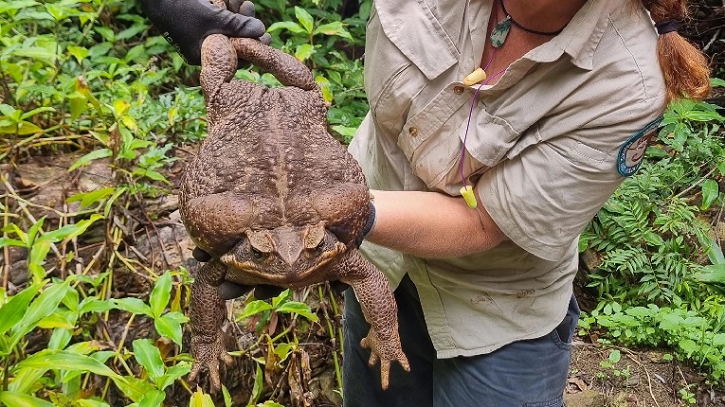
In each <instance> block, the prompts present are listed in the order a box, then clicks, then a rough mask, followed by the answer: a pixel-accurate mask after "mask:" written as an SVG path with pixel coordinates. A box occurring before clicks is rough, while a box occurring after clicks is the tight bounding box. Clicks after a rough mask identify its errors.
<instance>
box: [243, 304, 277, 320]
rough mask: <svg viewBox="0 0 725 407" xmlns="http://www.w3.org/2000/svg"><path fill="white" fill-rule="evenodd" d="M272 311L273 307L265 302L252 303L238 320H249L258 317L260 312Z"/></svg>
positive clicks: (245, 308)
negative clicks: (254, 316)
mask: <svg viewBox="0 0 725 407" xmlns="http://www.w3.org/2000/svg"><path fill="white" fill-rule="evenodd" d="M271 309H272V306H271V305H270V304H269V303H267V302H264V301H261V300H256V301H252V302H250V303H249V304H247V305H246V306H245V307H244V312H242V313H241V314H239V316H237V319H243V318H248V317H251V316H253V315H257V314H259V313H260V312H264V311H267V310H271Z"/></svg>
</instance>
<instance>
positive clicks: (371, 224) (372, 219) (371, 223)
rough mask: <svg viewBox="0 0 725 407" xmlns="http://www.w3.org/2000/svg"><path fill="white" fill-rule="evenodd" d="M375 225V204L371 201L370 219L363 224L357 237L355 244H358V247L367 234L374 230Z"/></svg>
mask: <svg viewBox="0 0 725 407" xmlns="http://www.w3.org/2000/svg"><path fill="white" fill-rule="evenodd" d="M374 227H375V205H373V203H372V202H370V211H369V212H368V219H367V220H366V221H365V226H363V228H362V230H361V231H360V234H359V235H358V237H357V239H355V244H356V245H357V247H358V248H359V247H360V245H361V244H362V242H363V240H365V237H367V235H369V234H370V232H371V231H372V230H373V228H374Z"/></svg>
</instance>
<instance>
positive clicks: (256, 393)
mask: <svg viewBox="0 0 725 407" xmlns="http://www.w3.org/2000/svg"><path fill="white" fill-rule="evenodd" d="M263 388H264V373H263V372H262V368H261V367H260V365H259V363H257V373H256V375H255V377H254V386H253V387H252V394H250V395H249V402H248V403H247V405H254V404H256V403H257V400H259V397H260V396H261V395H262V389H263Z"/></svg>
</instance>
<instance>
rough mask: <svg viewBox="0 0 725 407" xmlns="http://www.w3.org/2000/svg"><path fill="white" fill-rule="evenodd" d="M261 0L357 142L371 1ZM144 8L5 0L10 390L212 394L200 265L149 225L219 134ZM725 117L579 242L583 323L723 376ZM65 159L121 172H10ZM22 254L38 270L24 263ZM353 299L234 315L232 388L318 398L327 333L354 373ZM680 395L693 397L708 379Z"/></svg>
mask: <svg viewBox="0 0 725 407" xmlns="http://www.w3.org/2000/svg"><path fill="white" fill-rule="evenodd" d="M256 3H257V9H258V14H259V16H260V18H261V19H262V20H263V21H265V22H266V23H267V24H268V29H269V32H270V33H271V34H272V36H273V46H275V47H277V48H280V49H283V50H285V51H286V52H289V53H290V54H293V55H295V56H296V57H297V58H298V59H300V60H302V61H304V62H305V63H306V64H307V65H308V66H309V67H310V68H311V69H312V70H313V72H314V74H315V78H316V80H317V82H318V83H319V84H320V86H321V88H322V89H323V94H324V96H325V99H326V101H328V102H329V103H330V106H331V108H330V111H329V121H330V128H331V131H332V132H333V134H335V135H336V136H338V137H339V138H340V140H341V141H343V142H349V140H350V139H351V137H352V135H353V133H354V130H355V129H356V128H357V126H358V125H359V124H360V122H361V120H362V118H363V116H364V114H365V113H366V111H367V104H366V101H365V98H364V93H363V87H362V80H363V68H362V60H361V55H362V46H363V41H364V29H365V23H366V20H367V18H368V16H369V13H370V7H371V1H370V0H364V1H362V0H361V1H359V2H352V3H354V5H355V6H356V7H354V12H353V13H350V12H349V11H347V14H345V13H346V12H345V9H346V6H349V5H350V3H351V2H350V1H342V0H330V1H322V0H299V1H294V2H291V4H290V2H284V1H280V0H260V1H258V2H256ZM357 6H359V7H357ZM139 11H140V9H139V7H138V5H136V4H135V3H134V2H125V1H121V0H56V1H35V0H9V1H5V2H2V3H0V95H1V96H0V134H2V136H3V139H2V143H0V161H1V162H0V165H2V167H0V189H1V190H2V195H1V196H0V206H1V207H2V231H3V235H2V237H0V250H1V251H2V258H3V264H2V266H3V269H2V270H1V272H2V274H1V275H2V287H1V288H0V383H1V384H0V403H2V404H5V405H8V406H11V407H15V406H27V405H33V406H52V405H60V406H105V405H136V406H156V405H161V404H162V403H167V404H175V405H186V404H189V405H193V406H210V405H213V404H212V398H211V396H210V395H208V394H205V393H204V392H203V391H202V390H199V389H196V388H194V387H193V385H192V384H190V383H188V382H187V381H185V376H186V374H187V373H188V371H189V369H190V361H191V358H190V356H189V354H188V353H187V352H188V327H187V326H186V323H187V321H188V319H187V318H186V317H185V316H184V314H185V312H186V310H187V307H188V303H189V296H190V294H189V283H190V281H191V277H190V276H189V274H188V272H187V270H186V269H185V268H184V267H183V266H179V265H176V266H174V267H167V264H168V262H167V261H166V260H164V261H160V262H155V261H151V259H149V258H147V257H146V256H147V255H148V254H147V255H144V254H143V253H140V252H139V251H138V250H137V249H136V248H135V247H134V245H135V244H136V242H137V241H138V240H140V239H141V237H139V236H142V235H143V236H146V237H148V236H156V238H157V239H158V240H161V238H160V235H161V233H160V232H159V231H158V230H157V226H156V223H155V222H157V221H161V222H163V220H164V219H167V218H168V215H169V213H168V211H167V212H164V210H163V209H152V208H151V204H150V202H157V201H159V200H160V199H161V198H164V197H168V196H171V195H173V193H174V184H173V182H174V180H175V178H174V177H176V176H178V175H177V169H178V167H177V165H178V163H176V161H177V160H180V159H183V158H184V157H188V150H189V149H193V148H194V147H193V146H194V144H196V143H198V142H199V141H200V140H201V139H202V138H203V137H204V134H205V131H206V126H205V122H204V104H203V98H202V96H201V93H200V91H199V89H198V87H197V86H196V85H197V75H198V68H194V67H188V66H186V65H185V64H184V61H183V60H182V59H181V58H180V57H179V56H178V55H177V54H176V53H175V52H174V51H173V49H172V47H171V46H169V45H168V44H167V43H166V41H165V40H164V39H163V38H162V37H160V36H158V35H156V33H155V32H154V31H153V30H152V29H151V28H150V27H149V26H148V23H147V22H146V20H145V19H144V18H143V17H142V16H141V15H140V14H139ZM343 14H345V15H346V16H345V17H344V18H343ZM348 15H349V16H348ZM238 75H239V76H240V77H243V78H246V79H251V80H255V81H259V82H262V83H265V84H270V85H273V84H275V83H276V81H275V80H274V78H272V77H271V76H269V75H266V74H265V75H260V74H258V73H255V72H251V71H240V72H239V73H238ZM714 82H715V84H716V85H719V86H723V85H725V82H723V81H722V80H719V79H716V80H715V81H714ZM724 120H725V119H724V118H723V117H722V116H721V115H720V114H718V113H717V111H716V109H715V107H714V106H711V105H708V104H705V103H693V102H687V101H684V102H679V103H677V104H673V105H672V106H670V108H669V109H668V111H667V115H666V118H665V121H664V125H665V127H664V128H663V130H662V132H661V133H660V143H659V144H657V145H655V146H653V147H651V148H650V149H649V150H648V155H649V159H648V160H647V161H646V163H645V164H644V165H643V167H642V169H641V170H640V171H639V173H638V174H637V175H636V176H634V177H632V178H630V179H628V180H627V181H626V182H625V183H624V184H623V186H622V187H621V188H620V189H619V190H618V191H617V193H616V194H615V196H613V197H612V199H611V200H610V201H609V202H608V203H607V205H606V206H605V208H603V209H602V210H601V211H600V213H599V215H598V217H597V218H596V219H595V220H594V221H593V222H592V224H591V227H590V228H589V230H588V231H587V232H586V233H585V234H584V235H583V236H582V238H581V242H580V248H581V251H582V252H583V253H586V254H587V255H588V256H589V257H590V258H593V259H595V260H594V261H592V262H589V263H590V264H589V265H590V267H591V270H590V272H589V273H587V278H588V280H587V281H586V283H585V285H586V286H587V288H586V293H587V294H588V295H592V296H593V297H594V298H595V299H596V302H597V304H598V305H597V306H596V307H595V308H594V309H593V310H591V311H590V312H588V313H586V314H585V315H584V316H583V318H582V321H581V334H582V335H585V334H587V333H593V332H595V333H597V334H598V336H599V338H600V340H601V341H603V342H605V343H611V344H622V345H626V346H633V345H634V346H637V345H639V346H658V347H667V348H669V349H671V350H670V352H671V354H672V355H673V357H674V358H677V359H679V360H681V361H686V362H688V363H692V364H694V365H696V366H699V367H700V369H702V371H704V372H706V373H707V374H709V377H710V379H711V380H712V381H713V382H714V383H722V382H723V380H725V357H724V355H725V329H724V327H725V256H724V255H723V252H722V250H721V247H722V239H723V238H725V237H724V235H725V223H723V222H724V221H723V219H722V213H723V205H724V204H723V197H724V195H723V192H725V191H723V188H724V185H725V184H723V180H724V179H725V152H724V150H723V144H724V143H723V134H724V133H723V130H722V124H723V121H724ZM67 157H72V160H71V161H70V162H69V163H68V164H67V165H65V166H64V167H63V168H62V170H61V171H63V172H65V171H67V172H68V173H69V174H70V175H72V176H73V177H76V176H80V174H79V173H80V170H83V169H88V168H91V167H93V166H94V165H97V166H98V167H93V168H103V169H105V170H107V171H108V173H107V174H106V176H105V179H104V181H103V182H102V183H101V184H99V185H96V186H95V187H94V188H91V189H83V188H76V187H75V186H72V185H68V189H69V190H71V191H72V192H71V193H70V194H69V196H65V195H63V196H62V199H60V200H59V201H58V202H56V203H54V204H49V203H47V202H38V201H36V200H35V199H34V194H35V193H36V192H37V190H38V189H39V187H38V186H37V185H31V184H28V183H27V182H25V181H24V180H22V179H17V177H14V176H13V171H12V168H13V167H14V166H18V165H21V164H26V163H29V162H33V161H34V160H38V159H46V160H50V161H53V160H60V159H67ZM60 175H63V174H60ZM54 179H55V178H54ZM54 179H53V180H54ZM53 180H50V181H49V182H52V181H53ZM74 182H75V181H74ZM71 183H72V182H70V181H69V184H71ZM143 236H142V237H143ZM158 240H157V242H158ZM147 242H151V243H149V244H152V243H153V242H154V240H152V239H151V238H148V240H147ZM160 250H162V251H163V248H160ZM161 257H163V256H161ZM18 261H19V262H20V263H21V267H20V269H21V271H22V273H20V274H22V275H21V276H20V277H22V278H19V279H18V278H17V276H15V277H12V278H11V276H10V274H11V269H12V268H13V264H11V263H13V262H15V263H17V262H18ZM177 264H178V263H177ZM337 301H338V297H337V296H336V295H335V294H334V293H333V292H332V291H331V290H329V289H328V287H326V286H319V287H313V288H309V289H306V290H302V291H301V292H298V293H291V292H290V291H285V292H284V293H282V294H280V295H279V296H278V297H276V298H274V299H272V300H271V301H252V299H250V298H247V299H246V300H244V301H242V302H241V304H237V305H241V308H240V309H239V310H237V311H238V312H237V313H236V315H237V318H236V319H237V322H238V323H239V324H240V325H242V326H244V327H245V328H246V329H245V330H246V331H249V332H253V335H252V336H251V337H250V338H251V339H249V340H248V341H243V343H240V344H239V349H240V350H239V351H237V352H232V353H231V354H232V355H233V356H235V360H236V361H238V362H239V365H240V366H241V369H243V370H244V371H245V372H247V373H248V374H246V375H245V377H242V378H237V381H238V382H239V388H236V389H234V391H229V390H227V389H226V388H225V389H224V391H223V394H222V395H220V396H219V397H220V400H221V401H222V402H224V403H225V405H232V404H234V405H252V406H255V405H263V406H279V405H288V404H289V403H290V400H291V399H293V398H295V397H297V398H296V399H295V400H301V398H302V397H306V396H305V393H306V392H308V391H310V389H309V387H308V383H309V382H310V375H311V371H312V367H311V366H310V365H311V356H310V354H311V352H312V349H317V348H324V349H325V352H326V356H325V358H327V360H326V361H325V363H327V364H328V367H329V368H330V369H331V370H333V371H334V374H333V383H332V385H331V386H332V387H334V388H339V385H340V362H339V360H340V359H339V352H340V349H339V344H340V343H341V340H340V339H341V329H340V322H339V316H340V309H339V307H338V304H337ZM315 346H316V347H315ZM620 357H621V355H620V354H619V352H618V351H617V352H614V351H613V352H612V353H611V354H610V359H609V361H608V362H606V363H608V364H607V365H606V366H604V367H605V368H607V369H609V372H610V374H611V375H612V376H616V377H624V378H626V377H627V376H628V370H627V368H626V366H623V365H622V362H620ZM322 359H324V358H322ZM680 393H681V394H680V395H681V397H682V398H683V400H686V401H689V400H692V399H694V398H693V397H694V396H693V395H692V389H689V388H683V389H681V390H680ZM233 395H234V397H233ZM240 397H241V399H240Z"/></svg>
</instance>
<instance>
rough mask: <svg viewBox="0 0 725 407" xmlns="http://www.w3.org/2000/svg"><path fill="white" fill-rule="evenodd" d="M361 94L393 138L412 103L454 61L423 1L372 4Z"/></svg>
mask: <svg viewBox="0 0 725 407" xmlns="http://www.w3.org/2000/svg"><path fill="white" fill-rule="evenodd" d="M366 48H367V49H368V50H372V49H374V50H375V52H372V53H367V54H366V55H365V91H366V93H367V96H368V101H369V103H370V112H371V114H372V115H373V117H374V118H375V120H376V122H377V124H378V125H379V126H382V127H385V128H388V129H391V130H393V134H397V133H398V132H399V131H400V130H401V129H402V125H403V123H404V121H405V118H406V116H407V115H408V112H409V109H410V106H411V103H412V100H413V99H414V98H415V97H416V96H417V95H418V94H419V93H420V92H421V91H422V90H423V89H424V88H425V86H426V85H427V83H428V81H429V80H431V79H434V78H436V77H438V76H439V75H440V74H442V73H443V72H445V71H446V70H447V69H448V68H450V67H451V66H453V65H454V64H455V63H456V62H457V61H458V54H457V50H456V49H455V47H454V46H453V43H452V42H451V40H450V39H449V38H448V36H447V35H446V34H445V32H443V30H442V28H441V26H440V23H439V22H438V21H437V19H436V18H435V16H433V14H432V12H431V10H430V9H429V8H428V6H427V5H426V4H425V3H424V2H422V1H406V2H402V3H400V4H399V3H397V2H391V1H376V2H375V3H374V7H373V12H372V13H371V16H370V20H369V22H368V28H367V33H366Z"/></svg>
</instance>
